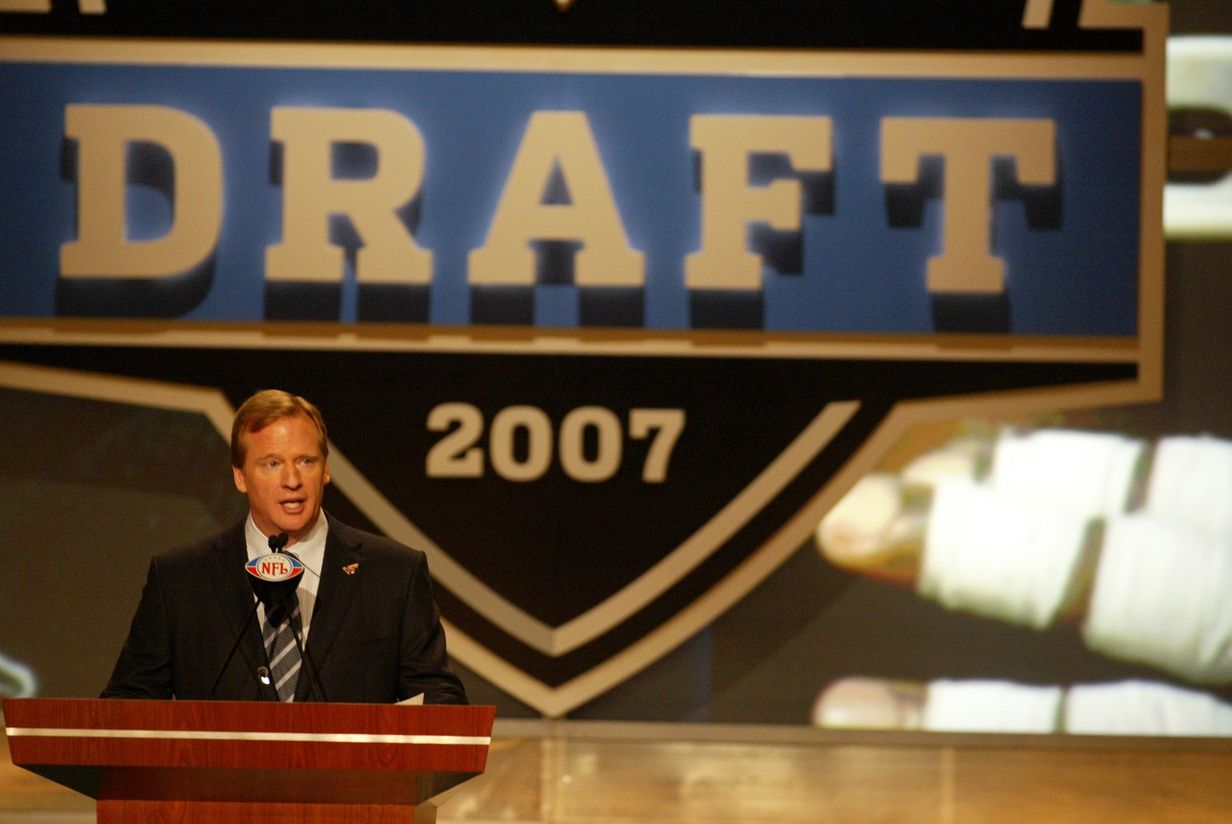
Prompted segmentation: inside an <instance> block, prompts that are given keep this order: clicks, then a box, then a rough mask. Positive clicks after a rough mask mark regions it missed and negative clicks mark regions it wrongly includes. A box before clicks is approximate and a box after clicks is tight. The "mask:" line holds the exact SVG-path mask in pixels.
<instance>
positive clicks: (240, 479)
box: [231, 466, 248, 494]
mask: <svg viewBox="0 0 1232 824" xmlns="http://www.w3.org/2000/svg"><path fill="white" fill-rule="evenodd" d="M231 477H232V478H233V479H234V480H235V488H236V489H238V490H239V491H240V492H243V493H245V494H247V492H248V481H246V480H244V470H242V469H240V468H239V467H238V466H233V467H231Z"/></svg>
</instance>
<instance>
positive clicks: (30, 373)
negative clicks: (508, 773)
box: [0, 0, 1165, 716]
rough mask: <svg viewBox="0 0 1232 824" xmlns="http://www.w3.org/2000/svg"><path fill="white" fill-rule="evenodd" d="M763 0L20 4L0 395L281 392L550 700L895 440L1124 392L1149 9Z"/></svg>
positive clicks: (354, 506) (1, 262)
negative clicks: (408, 13)
mask: <svg viewBox="0 0 1232 824" xmlns="http://www.w3.org/2000/svg"><path fill="white" fill-rule="evenodd" d="M325 5H337V6H346V5H348V4H325ZM408 5H409V4H408ZM421 5H423V6H429V5H432V4H421ZM446 5H448V6H449V7H450V8H451V9H454V8H456V7H458V6H460V5H461V6H464V5H466V4H457V3H450V4H446ZM475 5H477V6H478V5H486V4H475ZM758 5H759V4H737V3H708V4H700V5H699V4H687V3H681V4H673V3H658V4H649V5H648V4H645V3H629V2H625V0H621V2H606V1H605V0H578V2H577V3H574V4H556V3H551V2H524V3H506V4H504V5H503V6H502V10H503V12H504V13H507V14H509V15H511V17H510V18H509V22H508V26H506V27H503V28H502V27H500V26H498V25H497V24H496V23H495V22H492V21H490V20H489V19H488V18H487V16H488V12H487V11H485V12H484V13H483V14H479V13H476V14H474V15H471V17H469V18H468V17H466V16H465V15H464V14H461V13H460V12H457V11H453V12H446V11H443V10H438V12H437V13H436V17H434V18H432V19H431V20H429V19H427V16H426V13H425V16H424V17H423V18H415V19H409V20H408V19H399V20H396V21H395V20H394V17H395V14H394V12H393V11H392V10H390V9H386V8H385V7H379V10H377V11H373V14H374V15H375V17H374V19H373V20H370V21H368V23H367V24H366V25H367V28H365V29H363V31H364V32H367V37H366V39H367V40H368V42H366V43H363V44H360V43H356V42H342V41H343V40H356V39H362V38H359V37H358V35H357V31H358V28H357V26H358V24H356V23H355V22H354V21H353V20H352V21H350V22H349V23H347V24H346V25H342V24H338V25H337V26H336V28H333V29H330V30H328V31H327V30H326V29H327V28H328V27H329V26H331V25H332V23H331V20H334V18H336V17H337V16H339V15H342V14H343V12H341V11H338V10H337V9H334V10H333V11H331V12H328V13H327V12H324V11H323V12H322V15H323V17H322V19H321V20H320V21H319V24H318V23H314V22H313V20H311V19H310V18H311V15H307V16H306V17H307V18H309V19H305V20H297V21H295V23H294V25H291V26H289V27H288V28H287V31H290V32H291V33H292V35H293V36H294V37H295V38H296V39H287V38H286V37H285V36H283V37H281V38H278V39H276V35H274V34H273V33H272V32H273V31H274V29H275V23H276V21H275V20H274V19H273V17H272V15H273V14H274V12H272V11H271V10H270V9H269V8H266V7H261V8H259V9H252V8H250V6H249V5H248V4H243V9H244V11H243V14H245V15H249V16H250V18H251V19H249V20H248V23H247V25H248V28H244V27H242V26H240V25H239V24H238V23H236V24H234V30H232V29H230V28H228V24H226V23H224V22H219V20H215V19H211V20H208V21H194V22H190V21H189V18H188V17H187V16H185V17H184V18H183V19H179V20H176V19H170V18H166V17H161V18H160V17H158V16H157V15H153V14H149V13H148V12H149V7H148V5H147V4H123V3H121V2H118V1H117V2H109V3H106V4H95V3H92V4H85V3H83V4H81V7H80V11H81V13H80V14H77V13H68V11H66V10H64V9H59V10H57V13H56V14H54V15H53V14H47V15H39V14H25V15H9V16H7V19H8V20H9V22H13V21H15V20H16V19H17V18H18V17H20V21H18V22H19V23H20V25H18V24H17V22H14V25H13V26H10V30H18V29H21V30H25V31H26V32H28V33H27V34H24V35H21V36H17V35H11V36H6V37H4V38H3V39H2V40H0V147H3V148H2V149H0V182H2V184H3V199H2V200H0V315H2V316H3V320H2V321H0V342H2V344H3V345H2V346H0V357H2V358H4V359H5V361H6V364H7V365H6V366H5V367H4V369H3V370H0V383H2V384H3V385H5V386H8V387H10V388H19V389H20V388H27V389H31V388H33V389H38V391H45V392H56V393H62V394H65V395H74V396H84V397H92V398H98V399H104V400H111V401H118V402H126V403H136V404H150V405H155V406H164V407H172V408H181V409H187V410H200V411H202V412H203V413H205V414H206V415H208V416H209V417H210V419H211V420H212V421H214V422H215V423H216V425H217V426H218V427H219V429H220V431H223V432H225V431H226V428H227V426H228V424H229V409H230V406H232V405H234V404H236V403H238V402H239V401H240V400H242V399H243V397H245V396H246V395H247V394H248V393H249V392H251V391H253V390H254V389H257V388H261V387H266V386H279V387H283V388H287V389H291V390H293V391H295V392H297V393H301V394H304V395H306V396H308V397H309V398H311V399H313V400H314V401H315V402H317V403H318V404H319V405H320V406H321V407H322V408H323V410H324V412H325V414H326V417H327V419H328V420H329V421H330V423H331V442H332V452H331V461H332V463H333V468H334V473H333V476H334V487H335V490H334V492H335V496H336V497H335V500H334V501H333V502H332V504H331V507H332V508H333V509H335V510H343V511H345V513H346V517H347V519H348V520H352V521H356V522H357V523H359V524H360V525H365V526H368V527H370V528H375V529H377V530H380V531H382V532H385V533H387V534H389V535H392V536H394V537H395V538H398V539H401V540H403V541H405V542H407V543H409V544H412V545H415V546H418V547H420V548H422V549H424V550H426V551H427V552H428V553H429V557H430V564H431V567H432V571H433V574H434V577H435V578H436V581H437V586H438V596H439V599H440V602H441V606H442V609H443V612H444V613H445V616H446V618H447V621H448V625H449V626H448V629H449V633H450V647H451V651H452V653H453V654H454V656H455V657H456V658H457V659H458V660H459V661H461V662H462V663H464V664H465V665H466V666H467V667H469V668H470V669H471V670H473V671H475V672H476V673H478V674H480V675H482V676H483V677H484V678H486V679H488V680H489V681H490V682H492V683H493V684H494V685H496V686H498V687H499V688H500V689H502V690H504V691H506V692H507V693H509V694H511V695H513V696H516V697H517V698H519V699H520V700H521V701H523V702H525V703H526V704H529V705H530V706H532V707H533V708H535V709H536V710H538V711H540V712H542V713H544V714H546V715H553V716H555V715H562V714H564V713H567V712H568V711H570V710H571V709H573V708H575V707H578V706H579V705H581V704H583V703H585V702H586V701H588V700H590V699H592V698H594V697H595V696H597V695H599V694H602V693H603V692H605V691H606V690H608V689H610V688H612V687H613V686H615V685H617V684H619V683H620V682H622V681H623V680H624V679H626V678H628V677H629V676H631V675H632V674H634V673H636V672H638V671H639V670H641V669H642V668H644V667H646V666H647V665H648V664H650V663H651V662H653V661H655V660H656V659H658V658H659V657H661V656H663V655H664V654H665V653H667V652H668V651H670V650H672V649H673V648H675V647H676V646H677V645H678V644H680V643H681V642H682V641H684V640H685V639H687V638H688V637H690V636H691V635H692V634H693V633H695V632H697V631H698V630H699V629H700V628H702V627H705V626H706V625H707V624H708V623H709V622H710V621H711V620H713V619H714V618H715V617H716V616H717V615H719V614H720V613H721V612H722V611H723V610H725V609H726V608H727V607H729V606H731V605H732V604H734V603H735V602H737V601H738V600H739V599H740V598H741V597H742V596H743V595H745V594H746V593H747V592H748V591H749V590H750V589H751V588H752V587H753V586H755V585H756V584H757V583H758V582H759V581H761V580H762V579H764V577H765V576H766V575H768V574H769V573H770V572H771V571H772V570H774V569H775V567H776V566H777V565H778V564H779V563H781V562H782V561H783V559H785V558H786V557H787V556H788V555H789V554H790V553H791V552H792V551H793V550H795V549H796V548H797V547H798V546H799V545H800V544H801V542H802V541H804V540H806V539H807V538H808V536H809V534H810V533H811V531H812V529H813V528H814V526H815V525H816V523H817V521H818V519H819V518H820V517H821V515H823V514H824V513H825V512H826V511H827V509H828V508H829V507H830V506H831V505H832V504H833V503H834V502H835V501H836V500H837V499H838V497H839V495H840V494H841V492H842V491H843V490H844V488H845V487H847V486H849V485H850V484H851V482H852V481H853V480H854V479H855V478H856V477H857V476H858V475H859V474H860V473H861V472H863V471H864V470H866V469H867V468H868V467H869V466H871V465H872V463H873V461H874V460H876V458H877V457H878V455H879V450H880V451H884V448H885V444H887V443H889V442H890V440H891V439H892V438H893V437H894V436H895V434H896V433H898V432H901V431H902V430H903V429H904V428H905V427H906V426H907V425H909V424H910V423H911V422H913V421H919V420H922V419H928V418H930V417H941V416H944V415H947V414H952V412H953V410H954V409H955V408H958V407H962V408H964V409H968V410H973V409H984V410H986V411H989V412H995V411H997V410H1011V409H1013V410H1023V409H1031V408H1045V407H1064V406H1079V405H1093V404H1098V403H1109V402H1117V401H1130V400H1138V399H1148V398H1152V397H1155V396H1156V395H1157V393H1158V391H1159V385H1160V374H1159V368H1160V367H1159V358H1160V349H1161V323H1162V320H1161V316H1162V297H1161V296H1162V247H1163V241H1162V237H1161V231H1160V226H1161V218H1160V206H1161V192H1162V186H1163V182H1164V172H1163V157H1164V152H1163V145H1164V139H1165V134H1164V102H1163V97H1162V95H1163V85H1162V83H1163V78H1162V61H1163V40H1164V34H1165V32H1164V20H1163V18H1162V16H1161V14H1160V13H1159V12H1160V10H1159V9H1158V8H1153V7H1149V6H1139V5H1124V4H1120V3H1111V2H1107V1H1106V0H1087V1H1086V2H1083V3H1081V4H1080V6H1081V7H1080V8H1075V7H1074V4H1061V3H1056V4H1054V3H1053V2H1051V0H1028V2H1025V3H993V4H985V5H989V6H994V7H998V8H996V9H992V10H989V9H984V10H980V11H976V10H972V9H970V8H968V7H969V6H971V5H973V4H950V5H951V6H957V7H961V8H959V10H958V11H946V10H944V9H935V10H934V13H935V14H936V15H937V16H938V17H944V16H945V15H946V14H949V15H950V17H949V18H946V19H941V20H933V21H930V24H929V25H927V26H922V27H920V28H919V29H918V32H917V30H914V29H913V28H912V27H911V26H910V25H903V24H902V23H897V24H896V26H895V27H894V28H893V31H894V32H895V35H894V36H893V37H888V36H887V35H886V32H889V31H891V28H890V27H889V22H888V21H889V18H888V17H887V15H890V14H891V10H888V9H886V8H883V7H885V6H892V7H894V10H897V11H898V12H899V13H901V14H907V13H906V12H905V11H902V10H901V9H899V8H898V6H899V4H869V9H868V11H867V12H864V14H865V17H864V19H854V20H839V19H838V18H837V17H836V15H835V13H834V12H833V11H825V10H819V9H818V8H817V7H818V6H822V5H824V4H813V3H799V4H779V5H784V6H785V8H784V9H783V10H782V15H781V18H780V19H778V20H777V21H776V22H773V23H767V24H766V25H765V27H763V28H762V29H760V30H759V29H758V28H757V26H756V25H753V23H754V22H755V20H754V18H753V17H751V16H750V15H755V11H754V10H751V9H750V8H749V7H756V6H758ZM839 5H842V6H843V7H844V8H845V9H847V11H848V12H849V14H851V15H857V12H856V11H854V10H853V9H854V7H852V6H851V5H850V4H839ZM930 5H933V6H936V5H939V4H930ZM941 5H944V4H941ZM633 6H637V7H639V8H640V9H641V11H642V12H645V13H646V14H647V15H649V17H647V18H646V20H647V22H646V23H645V24H644V26H642V27H641V28H638V27H637V26H635V25H634V24H633V23H630V20H631V19H632V18H630V19H625V15H629V14H632V13H634V11H632V10H631V7H633ZM515 7H516V8H515ZM643 7H644V8H643ZM729 7H730V8H729ZM141 8H144V9H145V11H146V12H147V14H146V15H145V16H144V17H143V16H140V15H138V13H137V11H138V10H139V9H141ZM947 8H948V7H947ZM656 9H657V10H656ZM50 10H51V7H50V4H49V6H48V11H50ZM914 13H915V12H913V14H914ZM963 14H965V15H967V17H968V18H969V19H967V20H966V21H965V24H964V21H963V20H962V17H961V16H962V15H963ZM330 15H334V18H331V17H330ZM382 15H383V16H382ZM605 15H607V17H606V18H605ZM971 15H976V16H977V17H978V19H970V17H971ZM220 16H221V17H225V15H220ZM172 17H174V15H173V16H172ZM462 18H465V19H462ZM472 18H473V19H472ZM745 18H747V19H745ZM605 19H607V20H608V21H609V22H610V21H617V20H618V22H619V25H614V27H613V31H617V32H626V33H627V32H629V31H634V30H637V31H640V32H642V34H641V35H640V36H635V35H628V34H624V35H619V36H618V35H612V36H611V38H610V39H608V40H605V39H604V35H603V34H602V32H603V31H604V28H603V23H604V20H605ZM689 21H695V22H696V25H691V24H690V23H689ZM335 22H336V21H335ZM906 22H908V23H910V22H911V21H906ZM318 25H319V28H320V30H318V29H317V28H316V27H317V26H318ZM194 27H195V28H194ZM245 31H250V32H254V33H255V34H253V35H245V34H244V32H245ZM184 35H189V36H191V39H190V38H189V37H185V36H184ZM331 40H332V41H337V42H330V41H331ZM310 41H311V42H310ZM375 41H382V42H375ZM339 493H340V494H339Z"/></svg>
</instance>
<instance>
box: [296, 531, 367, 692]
mask: <svg viewBox="0 0 1232 824" xmlns="http://www.w3.org/2000/svg"><path fill="white" fill-rule="evenodd" d="M335 524H336V522H331V523H330V526H329V534H328V535H327V536H326V538H325V556H324V560H323V561H322V562H321V585H320V589H319V590H318V591H317V601H316V606H315V607H314V608H313V611H312V626H311V627H310V628H309V632H308V652H307V654H308V656H309V659H310V663H311V665H313V666H315V667H316V669H317V671H318V673H319V672H320V670H321V668H322V667H323V666H324V665H325V661H326V659H327V658H328V657H329V651H330V649H332V648H333V645H334V641H335V640H336V639H337V637H338V631H339V630H340V629H341V628H342V625H343V624H344V623H345V622H346V616H347V613H349V612H350V610H351V604H352V603H353V602H354V600H355V594H356V592H357V591H358V590H359V581H360V580H361V579H360V578H359V577H358V576H356V575H354V574H350V573H348V572H347V569H350V570H351V573H353V572H354V570H355V566H353V565H355V564H358V563H359V558H360V544H359V542H358V541H357V540H354V539H353V538H352V537H351V536H349V535H346V534H345V530H344V529H339V528H337V527H336V526H335ZM306 675H307V673H303V672H301V674H300V679H299V684H298V687H297V689H296V691H295V694H296V698H297V699H299V698H301V697H302V696H304V695H306V694H307V693H308V691H309V686H310V685H309V682H308V678H307V677H306Z"/></svg>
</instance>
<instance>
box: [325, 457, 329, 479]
mask: <svg viewBox="0 0 1232 824" xmlns="http://www.w3.org/2000/svg"><path fill="white" fill-rule="evenodd" d="M325 483H329V461H328V460H326V461H325Z"/></svg>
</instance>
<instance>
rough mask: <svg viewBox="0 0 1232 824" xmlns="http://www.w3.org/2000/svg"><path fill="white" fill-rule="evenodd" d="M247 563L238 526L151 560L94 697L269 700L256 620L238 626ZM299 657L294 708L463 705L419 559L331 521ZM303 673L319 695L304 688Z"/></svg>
mask: <svg viewBox="0 0 1232 824" xmlns="http://www.w3.org/2000/svg"><path fill="white" fill-rule="evenodd" d="M247 560H248V553H247V549H246V546H245V542H244V522H243V521H241V522H240V523H238V524H236V525H235V526H234V527H232V528H231V529H228V530H226V531H225V532H221V533H219V534H218V535H215V536H214V537H212V538H209V539H207V540H206V541H203V542H202V543H199V544H196V545H194V546H190V547H187V548H184V549H180V550H175V551H173V552H168V553H165V554H162V555H158V556H156V557H155V558H153V559H152V560H151V561H150V570H149V576H148V577H147V579H146V583H145V589H144V590H143V591H142V593H141V603H140V605H139V606H138V607H137V614H136V615H135V616H133V622H132V626H131V628H130V629H129V634H128V640H127V641H125V643H124V648H123V650H122V651H121V652H120V658H119V660H118V661H117V662H116V666H115V671H114V672H113V673H112V675H111V680H110V681H109V682H108V684H107V688H106V689H105V690H104V691H103V693H102V697H104V698H172V697H174V698H188V699H210V698H216V699H230V700H244V701H258V700H277V696H276V695H275V693H274V691H273V687H270V686H266V685H263V684H261V682H260V680H259V678H258V676H257V670H258V668H260V667H262V666H264V665H265V663H266V656H265V651H264V649H263V648H262V646H261V633H260V629H259V626H258V621H257V618H256V617H253V618H252V619H251V621H250V622H249V624H248V626H247V627H246V628H245V626H244V624H245V621H246V620H248V617H249V614H250V613H252V611H253V602H254V600H253V591H252V587H251V585H250V584H249V582H248V577H249V576H248V573H247V572H245V570H244V563H245V562H246V561H247ZM351 564H355V565H356V566H355V567H354V568H353V570H354V571H353V572H352V573H351V574H347V573H346V572H345V571H344V569H343V568H344V567H346V566H348V565H351ZM241 629H243V637H242V638H240V632H241ZM236 638H240V642H239V646H238V647H237V648H236V650H235V654H234V656H233V657H232V659H231V661H230V662H229V663H227V664H226V669H225V671H224V670H223V664H224V662H226V661H227V655H228V653H229V652H230V650H231V648H232V644H233V643H234V642H235V639H236ZM306 658H307V660H306V661H305V663H304V666H303V667H301V669H300V676H299V683H298V685H297V687H296V692H295V695H296V700H329V701H353V702H373V703H377V702H393V701H398V700H402V699H404V698H408V697H410V696H413V695H417V694H419V693H421V692H422V693H424V701H425V702H426V703H429V704H465V703H466V692H465V690H464V689H463V687H462V684H461V682H460V681H459V680H458V678H457V677H456V676H455V675H454V674H453V673H452V672H451V671H450V669H449V666H448V663H447V662H446V658H445V633H444V631H443V629H442V628H441V622H440V615H439V613H438V612H437V608H436V603H435V601H434V600H433V597H432V584H431V581H430V580H429V578H428V565H427V560H426V558H425V557H424V554H423V553H422V552H420V551H418V550H414V549H410V548H408V547H405V546H403V545H402V544H399V543H397V542H396V541H392V540H390V539H388V538H384V537H381V536H379V535H373V534H371V533H368V532H361V531H360V530H357V529H352V528H351V527H348V526H346V525H345V524H342V523H339V522H338V521H337V520H336V519H334V518H330V519H329V535H328V536H327V538H326V542H325V560H324V563H323V565H322V569H321V581H320V589H319V591H318V593H317V601H316V605H315V607H314V609H313V615H312V626H311V628H310V632H309V634H308V645H307V653H306ZM310 664H311V665H312V666H314V667H315V669H316V672H317V675H318V677H319V680H320V685H321V688H320V689H313V684H312V682H311V681H312V679H311V677H310V673H309V669H308V667H309V665H310ZM220 673H221V675H220ZM215 679H218V684H217V688H214V689H213V690H212V687H213V685H214V682H215ZM211 690H212V691H211ZM322 692H323V693H324V696H323V697H322V695H321V693H322Z"/></svg>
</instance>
